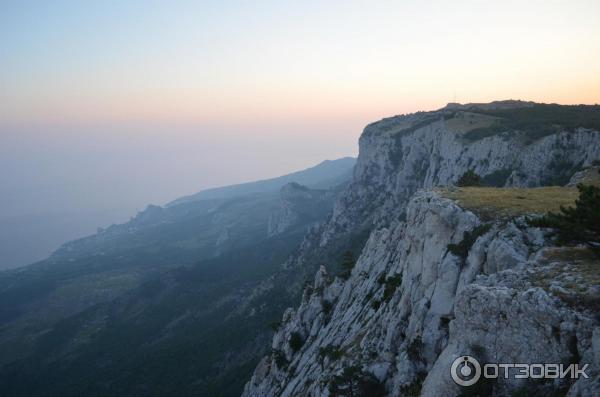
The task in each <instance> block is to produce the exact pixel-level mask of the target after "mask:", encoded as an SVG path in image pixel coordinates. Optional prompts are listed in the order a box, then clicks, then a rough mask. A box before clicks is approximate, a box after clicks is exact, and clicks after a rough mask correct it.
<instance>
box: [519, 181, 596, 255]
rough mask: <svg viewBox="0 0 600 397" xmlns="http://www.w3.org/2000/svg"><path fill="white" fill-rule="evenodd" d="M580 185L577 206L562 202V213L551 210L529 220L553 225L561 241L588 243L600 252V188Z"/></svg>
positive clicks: (533, 222) (530, 222) (546, 225)
mask: <svg viewBox="0 0 600 397" xmlns="http://www.w3.org/2000/svg"><path fill="white" fill-rule="evenodd" d="M577 189H578V190H579V198H578V199H577V200H575V207H564V206H561V207H560V213H558V214H556V213H553V212H549V213H548V214H546V215H544V216H543V217H541V218H538V219H529V222H528V223H529V224H530V225H531V226H536V227H547V228H552V229H554V232H553V234H554V235H555V236H556V243H557V244H558V245H569V244H585V245H587V246H588V247H589V248H591V249H592V250H593V251H594V252H595V253H596V255H598V256H600V188H599V187H596V186H587V185H582V184H579V185H577Z"/></svg>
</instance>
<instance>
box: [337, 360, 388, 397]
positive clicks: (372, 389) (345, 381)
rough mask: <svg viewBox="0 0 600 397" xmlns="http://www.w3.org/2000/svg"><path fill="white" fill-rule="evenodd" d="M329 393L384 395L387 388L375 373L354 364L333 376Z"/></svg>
mask: <svg viewBox="0 0 600 397" xmlns="http://www.w3.org/2000/svg"><path fill="white" fill-rule="evenodd" d="M329 393H330V395H331V396H335V397H342V396H344V397H383V396H385V394H386V390H385V386H384V384H383V383H381V382H380V381H379V380H378V379H377V378H376V377H375V376H373V374H371V373H368V372H365V371H363V370H362V368H361V367H360V366H359V365H353V366H351V367H346V368H344V370H343V371H342V374H341V375H335V376H333V378H332V379H331V380H330V382H329Z"/></svg>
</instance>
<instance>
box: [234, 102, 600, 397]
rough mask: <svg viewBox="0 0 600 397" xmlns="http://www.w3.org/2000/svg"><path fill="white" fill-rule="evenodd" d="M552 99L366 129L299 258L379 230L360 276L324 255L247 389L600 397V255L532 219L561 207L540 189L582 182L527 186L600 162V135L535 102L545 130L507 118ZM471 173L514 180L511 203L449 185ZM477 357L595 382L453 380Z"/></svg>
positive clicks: (454, 110) (451, 111)
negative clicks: (553, 366) (337, 194)
mask: <svg viewBox="0 0 600 397" xmlns="http://www.w3.org/2000/svg"><path fill="white" fill-rule="evenodd" d="M538 106H539V105H535V104H533V105H532V104H531V103H519V102H514V101H511V102H501V103H497V104H485V105H466V106H465V105H461V106H458V105H453V106H449V107H447V108H444V109H441V110H439V111H436V112H428V113H417V114H413V115H407V116H398V117H393V118H390V119H384V120H382V121H380V122H377V123H374V124H371V125H369V126H367V128H366V129H365V131H364V133H363V135H362V137H361V139H360V155H359V159H358V162H357V166H356V168H355V172H354V179H353V182H352V183H351V185H350V186H349V187H348V189H347V190H346V192H345V194H344V195H342V197H341V198H340V199H339V200H338V201H337V203H336V205H335V207H334V210H333V215H332V217H331V219H330V221H329V222H328V223H327V224H326V225H325V226H324V227H322V228H321V229H320V230H319V232H318V233H313V234H312V235H310V236H309V238H308V240H305V243H304V244H303V246H302V249H301V251H300V252H299V254H298V255H297V256H296V257H294V258H292V259H291V260H290V261H288V263H287V266H288V267H290V266H291V267H293V266H294V265H295V266H301V265H303V264H306V263H307V261H306V260H305V259H304V258H308V257H310V256H311V255H312V256H314V255H315V252H319V251H320V250H321V251H323V250H327V248H328V247H331V246H339V245H340V244H339V241H341V240H344V239H349V238H350V237H351V236H353V235H357V234H359V233H360V232H362V231H364V230H370V231H371V232H370V236H369V238H368V241H367V242H366V244H365V245H364V247H363V248H362V250H361V251H360V252H361V253H360V256H359V258H358V260H357V262H356V265H355V266H354V268H353V269H352V272H351V274H350V276H349V277H348V278H347V279H346V278H345V277H340V276H339V275H336V274H335V273H329V272H328V270H329V271H330V272H335V266H333V264H330V263H325V264H324V265H325V266H321V268H320V269H319V270H318V271H317V274H316V277H315V280H314V282H313V284H312V285H311V286H309V287H307V288H306V289H305V291H304V294H303V297H302V301H301V304H300V306H299V307H298V308H296V309H288V310H287V311H286V312H285V314H284V316H283V320H282V324H281V326H280V328H279V329H278V331H277V332H276V334H275V336H274V338H273V341H272V346H271V347H272V353H271V354H270V355H268V356H267V357H265V358H264V359H263V360H262V361H261V363H260V364H259V366H258V367H257V368H256V370H255V373H254V375H253V377H252V379H251V380H250V381H249V382H248V383H247V385H246V388H245V391H244V395H245V396H328V395H346V394H343V390H347V388H348V387H354V386H356V387H357V388H358V392H359V394H358V395H372V396H377V395H389V396H402V395H407V396H417V395H422V396H456V395H461V394H464V395H468V393H472V394H471V395H477V394H479V395H499V396H504V395H512V394H513V393H530V394H529V395H531V393H534V392H535V393H540V392H550V391H552V392H554V391H556V390H559V391H561V393H563V395H564V394H565V393H568V395H573V396H575V395H589V396H593V395H598V393H599V392H600V386H599V382H600V378H599V376H600V373H599V372H598V370H599V369H600V328H599V319H598V315H597V313H598V302H600V287H599V285H598V284H599V281H600V278H599V277H598V265H599V264H598V261H597V259H596V258H595V257H594V256H593V255H591V254H590V253H589V252H587V251H586V250H585V249H582V248H557V247H554V246H553V242H552V240H551V239H549V238H548V237H546V235H545V234H544V231H543V230H540V229H537V228H531V227H529V226H528V224H527V223H526V222H525V218H524V216H525V215H527V214H530V213H535V212H544V211H545V210H548V209H549V208H548V207H544V206H536V205H537V204H539V203H540V202H541V201H542V200H541V199H540V197H547V196H548V195H555V200H552V198H551V199H550V202H552V203H553V204H556V203H560V202H563V201H561V200H565V201H564V202H568V200H572V198H573V197H572V195H573V194H574V189H573V188H543V189H541V190H540V189H512V188H513V187H526V188H532V187H536V186H544V185H558V184H560V185H564V184H566V183H567V182H568V181H569V178H570V177H571V176H572V175H573V174H575V173H576V172H578V171H580V170H581V169H582V168H584V167H586V166H589V165H591V164H592V162H593V161H594V160H596V159H600V133H598V132H597V131H596V130H593V129H591V128H586V125H585V123H581V125H576V126H575V127H574V126H573V125H570V126H560V125H556V123H551V124H544V120H543V119H540V118H539V117H538V118H537V119H536V118H535V117H537V116H536V114H531V115H530V116H531V118H532V119H535V120H537V124H535V123H534V127H535V128H532V127H531V125H529V126H526V127H520V129H507V128H503V126H506V125H511V124H510V123H509V122H507V121H506V120H509V121H510V120H513V121H514V120H515V119H507V116H506V114H507V113H506V112H510V111H514V109H517V110H516V111H517V112H521V111H522V110H523V109H527V111H530V112H531V111H534V110H535V111H539V108H538ZM546 110H547V109H542V111H544V112H545V111H546ZM495 111H497V112H496V113H494V112H495ZM595 111H596V112H597V111H598V109H595ZM498 112H504V113H498ZM519 114H520V113H519ZM544 114H545V113H544ZM534 116H535V117H534ZM544 117H545V116H544ZM519 122H520V121H519ZM565 124H566V123H565ZM469 169H472V170H474V171H475V172H477V173H478V174H480V175H482V176H483V180H484V182H485V183H486V184H487V185H489V186H503V187H505V188H504V189H498V190H497V191H492V194H491V197H492V198H494V197H502V200H499V201H498V200H496V201H494V200H490V199H489V197H490V195H488V196H485V197H483V198H482V197H479V196H476V194H481V191H477V190H473V191H470V190H469V189H462V190H460V191H457V190H456V189H453V188H439V187H440V186H447V185H451V184H452V183H453V182H455V181H456V180H457V179H458V177H459V176H460V175H461V174H462V173H464V172H465V171H467V170H469ZM436 187H437V188H436ZM544 189H546V190H544ZM523 192H525V193H523ZM488 193H489V192H488ZM486 200H487V201H486ZM515 202H516V204H514V203H515ZM556 207H557V205H555V206H554V207H552V209H555V208H556ZM462 355H471V356H473V357H476V358H478V359H479V360H480V361H482V362H497V363H513V362H515V363H563V364H571V363H579V364H582V365H583V364H584V363H587V364H589V368H588V375H589V379H585V378H582V379H580V380H578V381H576V382H575V381H571V380H558V379H554V380H549V381H546V382H540V381H536V382H532V381H531V380H524V379H515V378H512V377H511V378H509V379H504V378H499V379H497V380H494V381H488V382H483V381H482V382H479V383H478V384H477V385H476V386H473V387H471V388H466V389H465V388H461V387H460V386H458V385H456V384H455V383H454V382H453V380H452V378H451V376H450V366H451V364H452V362H453V361H454V360H455V359H456V358H458V357H461V356H462ZM353 382H354V383H353ZM348 383H350V385H351V386H348ZM344 388H346V389H344ZM340 390H341V392H340ZM361 390H362V391H361ZM360 393H362V394H360ZM354 395H357V394H354ZM523 395H527V394H523Z"/></svg>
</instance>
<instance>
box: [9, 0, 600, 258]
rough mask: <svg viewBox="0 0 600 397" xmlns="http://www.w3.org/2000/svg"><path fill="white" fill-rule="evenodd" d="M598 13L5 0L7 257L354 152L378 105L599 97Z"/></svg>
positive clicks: (397, 108) (559, 5)
mask: <svg viewBox="0 0 600 397" xmlns="http://www.w3.org/2000/svg"><path fill="white" fill-rule="evenodd" d="M599 16H600V2H598V1H597V0H574V1H555V0H549V1H547V0H543V1H542V0H533V1H527V2H525V1H511V0H509V1H502V2H481V1H468V0H465V1H452V2H448V1H430V2H421V1H416V0H411V1H402V2H381V3H378V2H377V3H373V2H362V1H343V2H342V1H339V2H335V1H332V2H321V1H307V2H281V1H266V2H260V3H256V2H218V1H215V2H196V1H163V2H156V1H141V0H132V1H125V2H88V1H85V2H83V1H70V0H57V1H51V2H50V1H48V2H28V1H13V2H9V1H2V2H0V59H1V61H0V266H3V265H2V264H3V263H4V264H6V263H7V262H11V263H13V261H12V260H2V259H1V258H2V257H4V258H6V257H8V256H9V254H8V251H11V252H12V251H14V250H16V249H17V248H16V247H17V246H16V245H15V244H13V243H12V242H11V241H13V242H14V241H16V239H18V240H19V241H21V242H24V243H23V244H25V246H26V247H27V249H26V250H25V251H23V249H21V248H19V252H17V253H15V252H12V254H10V256H11V257H15V258H16V257H19V258H21V259H18V260H16V259H15V261H16V262H19V264H23V263H26V262H27V261H29V260H35V259H41V258H42V257H43V256H44V255H45V254H46V253H48V252H49V251H51V250H52V249H53V247H55V246H57V245H58V244H60V242H62V241H64V240H67V239H70V238H74V237H78V236H81V235H84V234H88V233H92V232H93V231H94V230H95V228H96V226H99V225H106V224H109V223H112V222H118V221H123V220H126V219H127V218H128V217H129V216H130V215H133V214H134V213H135V211H136V210H140V209H142V208H143V207H145V205H146V204H148V203H156V204H163V203H166V202H168V201H171V200H173V199H176V198H177V197H180V196H183V195H188V194H192V193H195V192H197V191H199V190H201V189H203V188H207V187H214V186H222V185H227V184H232V183H238V182H244V181H250V180H255V179H261V178H267V177H272V176H277V175H281V174H285V173H288V172H291V171H295V170H298V169H302V168H306V167H309V166H312V165H315V164H317V163H318V162H320V161H322V160H325V159H334V158H339V157H343V156H355V155H356V154H357V151H358V147H357V140H358V137H359V135H360V132H361V130H362V128H363V127H364V126H365V124H367V123H368V122H371V121H373V120H377V119H380V118H382V117H386V116H390V115H394V114H399V113H406V112H414V111H418V110H431V109H436V108H439V107H442V106H444V105H445V104H446V103H447V102H487V101H491V100H497V99H509V98H513V99H523V100H533V101H537V102H559V103H597V102H600V94H599V93H600V73H598V71H599V70H600V21H599ZM51 219H53V221H51ZM1 236H5V237H1ZM6 236H9V237H6ZM7 238H8V240H7ZM1 239H3V240H1ZM11 239H12V240H11Z"/></svg>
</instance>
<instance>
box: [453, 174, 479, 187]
mask: <svg viewBox="0 0 600 397" xmlns="http://www.w3.org/2000/svg"><path fill="white" fill-rule="evenodd" d="M456 185H457V186H461V187H466V186H481V177H480V176H479V175H478V174H477V173H475V171H473V170H468V171H467V172H465V173H464V174H462V176H461V177H460V178H458V181H457V182H456Z"/></svg>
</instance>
